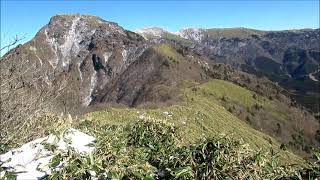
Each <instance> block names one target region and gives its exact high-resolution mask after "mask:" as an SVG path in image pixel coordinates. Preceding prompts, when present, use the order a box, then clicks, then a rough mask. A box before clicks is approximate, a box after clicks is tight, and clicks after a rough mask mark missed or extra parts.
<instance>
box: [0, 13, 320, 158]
mask: <svg viewBox="0 0 320 180" xmlns="http://www.w3.org/2000/svg"><path fill="white" fill-rule="evenodd" d="M160 32H161V33H162V31H160ZM165 33H167V32H165ZM200 33H201V32H200ZM231 35H232V36H233V34H231ZM245 35H246V36H247V34H245ZM290 35H292V34H290V33H289V37H286V36H285V38H286V39H284V40H282V39H281V38H279V35H278V34H272V33H271V34H269V35H268V36H267V37H266V38H271V39H272V38H273V39H275V40H274V41H275V42H277V41H281V42H282V41H283V42H282V44H286V42H287V41H289V40H290V38H292V37H291V36H290ZM303 35H305V34H303ZM311 35H314V32H313V31H311V33H310V37H308V38H309V39H312V38H314V37H313V36H311ZM269 36H270V37H269ZM248 37H249V36H248ZM298 37H300V34H298V35H297V34H293V38H296V39H299V38H298ZM303 37H305V36H303ZM191 38H193V37H191ZM195 38H196V39H194V40H188V41H186V40H185V39H184V38H181V37H179V38H178V37H177V35H170V34H166V36H165V38H162V37H161V36H160V38H156V39H152V38H151V39H148V40H147V39H145V38H143V36H141V35H139V34H136V33H134V32H131V31H128V30H125V29H124V28H122V27H121V26H119V25H117V24H116V23H112V22H108V21H104V20H101V18H97V17H95V16H86V15H78V14H76V15H58V16H54V17H53V18H51V20H50V22H49V23H48V24H47V25H45V26H44V27H43V28H41V30H40V31H39V32H38V33H37V35H36V37H35V38H34V39H33V40H31V41H29V42H28V43H26V44H24V45H21V46H18V47H17V48H15V49H13V50H11V51H9V52H8V53H7V54H6V55H5V56H4V57H3V58H2V59H1V61H0V63H1V67H5V68H2V71H1V72H0V77H1V79H2V80H3V82H1V88H2V89H3V90H4V91H2V92H1V99H2V100H4V101H3V103H2V107H5V108H3V109H1V116H2V117H3V118H5V119H6V121H5V122H4V125H5V126H7V127H9V129H8V131H7V133H8V134H9V132H15V131H18V130H19V128H23V126H24V125H25V124H27V122H28V121H29V120H30V119H32V118H33V116H32V115H33V114H36V113H40V114H41V113H47V112H50V113H56V114H60V113H64V114H68V113H70V114H72V115H73V116H81V115H82V114H84V113H85V112H90V111H96V110H98V109H99V108H100V109H104V108H106V107H108V106H112V107H113V106H122V107H123V106H124V107H130V108H132V107H138V108H158V107H167V106H172V105H182V106H183V105H184V103H186V102H185V101H184V98H183V96H184V93H183V91H182V89H183V88H182V87H183V86H184V85H185V84H186V82H191V83H192V84H205V83H207V82H211V81H214V80H216V79H220V80H224V81H228V82H231V83H232V85H229V84H227V83H216V84H217V85H218V87H216V89H214V87H212V86H210V88H209V89H210V90H208V91H206V89H205V90H201V91H198V88H199V87H194V89H191V91H192V92H194V93H197V92H199V93H202V94H199V95H201V96H202V95H203V96H204V97H205V98H203V99H206V100H208V99H211V100H213V102H215V103H221V104H219V106H222V107H224V108H226V109H228V111H229V113H231V114H232V115H233V116H235V117H237V118H236V119H237V120H241V121H244V122H245V123H247V124H249V125H250V126H251V127H252V128H255V129H256V130H260V131H262V132H264V133H266V134H269V135H271V136H274V137H275V138H277V140H279V141H280V142H282V143H285V144H289V143H290V142H291V144H290V147H292V148H293V149H295V150H297V151H299V152H301V151H306V152H307V151H310V149H311V148H312V147H313V146H316V145H317V144H318V143H319V142H318V141H319V140H318V138H319V137H320V136H319V134H320V131H319V132H318V131H317V128H318V125H317V121H316V120H315V118H314V117H313V115H312V114H311V113H310V112H308V111H306V109H305V108H303V107H302V106H299V105H298V104H297V103H296V102H295V101H294V100H292V99H290V97H289V93H290V92H288V91H287V90H286V89H284V88H282V87H280V86H278V85H277V84H276V83H273V82H272V81H270V80H269V79H267V78H266V77H264V76H260V77H258V76H256V75H254V74H255V73H253V74H249V73H248V72H242V71H240V70H241V69H239V68H237V67H239V66H237V65H239V64H240V65H241V63H243V64H246V65H250V63H247V62H250V61H248V60H247V59H242V56H240V55H243V57H249V58H250V57H251V53H250V52H252V54H257V53H260V51H261V52H262V54H263V53H265V51H262V50H264V49H263V48H260V45H261V44H259V43H260V42H261V41H260V39H259V37H258V38H257V37H254V36H253V37H252V36H250V38H249V39H248V38H247V39H246V38H245V39H240V38H238V39H237V38H233V37H232V38H222V39H212V38H211V37H210V36H204V38H200V39H198V36H195ZM316 38H317V37H316ZM199 40H200V41H201V42H204V43H203V44H201V43H200V41H199ZM307 40H308V39H307ZM194 41H197V42H196V43H195V42H194ZM198 41H199V42H198ZM305 41H306V40H305V39H303V38H302V39H300V40H299V42H301V43H300V44H302V45H301V46H306V47H309V46H308V44H307V43H306V42H305ZM310 42H312V41H310ZM250 43H251V44H253V45H250ZM294 43H296V42H294ZM247 44H249V45H250V46H248V45H247ZM257 44H259V47H258V50H260V51H255V50H256V45H257ZM300 44H297V45H300ZM310 44H311V45H310V46H315V45H312V43H310ZM222 45H223V46H222ZM219 46H221V47H219ZM261 46H263V44H262V45H261ZM265 46H267V48H266V49H267V50H270V49H272V48H268V45H265ZM269 46H271V47H273V45H272V43H271V42H270V44H269ZM242 47H245V49H244V50H242V49H241V48H242ZM238 48H240V50H239V49H238ZM248 49H249V50H250V49H251V50H250V51H248ZM285 52H286V56H288V58H287V60H288V61H286V63H287V67H291V69H292V72H299V73H301V74H303V75H304V74H305V73H307V72H309V70H310V69H311V70H314V67H317V66H316V65H317V64H316V63H317V61H316V59H317V51H315V53H314V51H311V50H309V49H307V50H304V49H302V50H301V49H299V48H296V49H294V48H288V49H285ZM246 53H248V54H249V55H250V56H249V55H248V56H244V55H245V54H246ZM277 53H278V52H275V54H277ZM281 53H282V52H281ZM281 53H278V54H281ZM271 54H272V53H271ZM218 55H221V56H218ZM238 55H239V56H238ZM267 55H270V53H269V54H267ZM305 55H306V56H305ZM224 56H226V57H228V58H226V57H224ZM233 57H237V59H234V60H233V59H232V58H233ZM258 57H259V58H258ZM267 57H268V58H267ZM300 57H303V58H304V57H307V58H309V59H302V60H301V58H300ZM270 59H271V57H270V56H263V57H262V56H261V57H260V56H257V57H255V58H253V59H252V61H253V63H254V65H255V66H252V67H254V68H256V67H269V66H270V67H271V69H272V70H273V71H274V73H275V75H278V74H279V72H282V71H281V69H277V67H278V64H280V63H278V64H274V63H276V61H274V60H272V59H271V60H270ZM223 60H226V61H223ZM227 60H228V61H227ZM232 60H233V61H232ZM222 62H224V63H222ZM232 62H234V63H235V64H232ZM257 62H259V63H260V64H259V65H257V64H255V63H257ZM271 62H272V63H271ZM291 62H294V63H291ZM296 62H299V63H302V64H306V67H308V69H307V70H308V71H307V72H305V71H304V69H303V68H300V66H298V67H299V68H298V67H296V66H295V63H296ZM238 63H239V64H238ZM263 63H266V64H263ZM313 65H314V66H313ZM275 67H276V68H275ZM281 67H282V66H281ZM310 67H311V68H310ZM297 68H298V70H299V71H298V70H296V69H297ZM273 71H272V72H273ZM267 72H269V71H267ZM281 75H282V74H281ZM308 77H309V76H308ZM316 77H317V76H316V75H315V76H314V78H316ZM209 84H210V83H209ZM226 84H227V85H226ZM233 84H235V85H233ZM224 86H226V87H229V88H230V89H229V90H230V97H229V98H228V94H225V95H224V96H221V97H220V94H219V92H220V90H221V89H219V87H224ZM239 86H241V87H242V88H244V89H245V90H248V92H247V91H245V92H246V93H245V94H246V95H247V96H248V97H249V96H250V95H252V97H251V96H250V100H252V102H255V103H249V105H248V104H247V101H246V100H243V99H241V98H240V99H239V98H238V97H237V96H235V95H234V97H232V96H231V95H232V94H231V90H233V89H239ZM211 88H213V89H211ZM240 89H241V88H240ZM241 91H244V90H243V89H241ZM214 93H218V95H219V96H215V95H214ZM248 94H249V95H248ZM260 96H261V98H260ZM213 97H215V98H213ZM217 98H218V99H217ZM255 98H257V99H255ZM230 99H231V100H230ZM220 101H221V102H220ZM210 103H211V102H210ZM270 104H271V105H270ZM275 106H279V108H278V109H277V108H274V107H275ZM286 113H289V115H286ZM298 114H304V116H298ZM29 115H31V116H29ZM300 121H304V122H308V124H309V125H310V127H308V126H307V125H306V126H302V127H299V126H298V123H299V122H300ZM268 122H272V126H271V125H270V126H268V127H267V128H264V126H267V123H268ZM297 127H298V128H297ZM259 128H260V129H259ZM262 128H264V129H262ZM281 128H286V132H285V133H281V131H280V130H279V129H281ZM277 129H278V131H277V132H278V133H277V134H276V135H275V134H274V131H276V130H277ZM317 133H318V134H317ZM318 136H319V137H318ZM300 141H301V142H300ZM299 143H300V144H299Z"/></svg>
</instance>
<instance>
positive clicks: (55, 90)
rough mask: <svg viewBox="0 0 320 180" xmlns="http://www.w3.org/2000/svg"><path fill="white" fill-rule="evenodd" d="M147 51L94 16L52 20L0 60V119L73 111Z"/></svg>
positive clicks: (119, 29) (132, 35)
mask: <svg viewBox="0 0 320 180" xmlns="http://www.w3.org/2000/svg"><path fill="white" fill-rule="evenodd" d="M147 46H148V45H147V44H146V43H144V39H143V38H142V37H141V36H139V35H137V34H135V33H132V32H129V31H126V30H124V29H123V28H122V27H120V26H118V25H117V24H116V23H112V22H107V21H104V20H102V19H100V18H98V17H95V16H89V15H57V16H54V17H52V18H51V20H50V22H49V23H48V24H47V25H45V26H44V27H43V28H41V30H40V31H39V32H38V33H37V34H36V36H35V37H34V39H32V40H31V41H30V42H28V43H26V44H24V45H20V46H18V47H17V48H15V49H13V50H11V51H10V52H8V53H7V54H6V55H5V56H4V57H3V58H2V60H1V73H0V77H1V80H2V82H1V99H2V100H3V104H2V107H4V108H3V109H2V111H3V112H2V113H1V114H2V116H3V118H6V119H11V118H17V117H16V116H19V118H22V116H26V115H28V114H32V112H34V111H36V110H40V109H41V110H46V109H49V110H50V111H55V112H63V111H65V112H70V113H72V112H78V111H79V110H80V109H81V108H84V107H87V106H88V105H89V104H90V103H92V99H93V98H94V97H93V93H98V94H99V91H100V90H101V89H103V87H104V86H105V85H106V84H108V82H109V81H110V80H111V79H114V78H116V77H117V76H118V75H119V74H121V72H123V71H124V70H125V69H126V68H127V66H129V65H130V64H131V63H132V62H133V61H134V60H135V59H136V58H137V57H139V56H140V55H141V54H142V53H143V52H144V50H145V49H146V48H147ZM40 107H41V108H40ZM17 110H19V111H21V117H20V115H17V113H16V111H17ZM22 110H24V111H22Z"/></svg>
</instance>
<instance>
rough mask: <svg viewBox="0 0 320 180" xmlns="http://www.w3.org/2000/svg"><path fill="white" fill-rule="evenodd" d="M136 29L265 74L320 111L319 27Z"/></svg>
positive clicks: (256, 72) (218, 60)
mask: <svg viewBox="0 0 320 180" xmlns="http://www.w3.org/2000/svg"><path fill="white" fill-rule="evenodd" d="M136 32H137V33H139V34H141V35H142V36H143V37H145V38H146V39H168V40H173V41H176V42H179V43H181V44H183V45H184V46H186V47H188V49H190V50H192V51H193V52H195V53H196V54H199V55H201V56H205V57H208V58H209V59H211V60H213V61H215V62H221V63H225V64H230V65H232V66H233V67H235V68H238V69H239V70H242V71H245V72H249V73H252V74H256V75H258V76H266V77H268V78H269V79H271V80H273V81H275V82H277V83H279V84H280V85H281V86H282V87H284V88H286V89H287V90H289V92H290V94H291V96H292V97H294V98H295V99H296V100H298V102H299V103H301V104H303V105H305V106H306V107H308V108H310V109H311V110H313V111H314V112H319V101H320V96H319V95H320V94H319V92H320V91H319V89H320V82H319V80H320V78H319V77H320V66H319V63H320V44H319V43H320V41H319V40H320V29H302V30H286V31H260V30H254V29H247V28H222V29H199V28H187V29H182V30H180V31H179V32H177V33H170V32H168V31H166V30H163V29H161V28H146V29H141V30H138V31H136ZM186 40H188V41H186Z"/></svg>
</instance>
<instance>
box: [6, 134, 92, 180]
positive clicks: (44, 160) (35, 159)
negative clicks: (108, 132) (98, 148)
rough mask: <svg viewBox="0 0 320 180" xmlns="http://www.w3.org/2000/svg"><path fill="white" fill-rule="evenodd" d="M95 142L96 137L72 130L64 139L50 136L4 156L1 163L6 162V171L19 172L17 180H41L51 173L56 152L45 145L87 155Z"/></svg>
mask: <svg viewBox="0 0 320 180" xmlns="http://www.w3.org/2000/svg"><path fill="white" fill-rule="evenodd" d="M66 140H68V141H66ZM94 141H95V138H94V137H92V136H89V135H87V134H85V133H83V132H80V131H78V130H76V129H73V128H71V129H69V130H68V131H67V132H66V134H65V136H64V137H63V138H58V137H57V136H55V135H49V136H47V137H44V138H39V139H36V140H34V141H31V142H29V143H26V144H24V145H23V146H21V147H20V148H17V149H14V150H11V151H9V152H7V153H5V154H2V155H0V162H4V163H3V164H2V165H1V166H2V167H4V168H5V169H7V170H6V171H9V172H17V179H23V180H24V179H39V178H43V177H44V176H46V175H49V174H50V173H51V170H50V169H49V168H48V165H49V163H50V160H51V159H52V158H53V157H54V152H52V151H49V150H48V149H46V148H45V146H44V144H51V145H56V147H57V149H58V150H61V151H67V149H69V148H73V149H74V150H75V151H77V152H78V153H83V154H87V153H91V152H92V151H93V150H94V147H89V146H88V145H89V144H92V143H94ZM4 173H5V172H1V173H0V178H3V176H4Z"/></svg>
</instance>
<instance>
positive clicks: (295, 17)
mask: <svg viewBox="0 0 320 180" xmlns="http://www.w3.org/2000/svg"><path fill="white" fill-rule="evenodd" d="M67 13H80V14H92V15H97V16H100V17H102V18H103V19H105V20H108V21H114V22H117V23H118V24H119V25H121V26H123V27H124V28H126V29H129V30H136V29H139V28H143V27H150V26H159V27H163V28H165V29H168V30H170V31H177V30H179V29H181V28H183V27H202V28H210V27H211V28H214V27H216V28H223V27H225V28H226V27H247V28H255V29H261V30H283V29H299V28H319V0H302V1H298V0H291V1H290V0H283V1H276V0H270V1H259V0H247V1H231V0H229V1H228V0H227V1H213V0H212V1H210V0H207V1H191V0H188V1H182V0H178V1H169V0H163V1H152V0H150V1H147V0H142V1H132V0H131V1H124V0H121V1H110V0H106V1H103V0H90V1H86V0H81V1H76V0H69V1H66V0H47V1H46V0H42V1H41V0H35V1H27V0H18V1H14V0H4V1H3V0H1V45H2V46H3V45H4V44H6V43H7V42H8V41H10V39H11V38H13V37H14V36H15V35H20V36H21V35H25V36H26V38H25V39H24V40H23V41H22V43H23V42H26V41H28V40H30V39H31V38H32V37H33V36H34V35H35V33H36V32H37V31H38V30H39V29H40V28H41V27H42V26H43V25H45V24H47V23H48V21H49V19H50V17H51V16H53V15H56V14H67Z"/></svg>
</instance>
